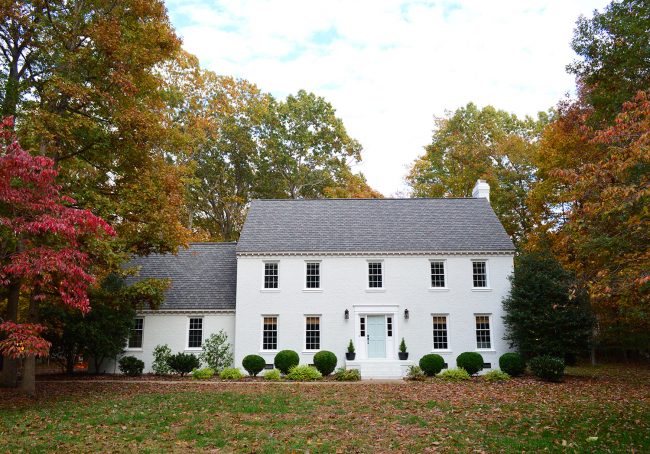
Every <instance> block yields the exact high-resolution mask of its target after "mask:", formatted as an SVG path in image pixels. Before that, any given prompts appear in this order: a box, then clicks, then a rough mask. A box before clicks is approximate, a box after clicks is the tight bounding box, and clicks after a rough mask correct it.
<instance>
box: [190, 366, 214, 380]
mask: <svg viewBox="0 0 650 454" xmlns="http://www.w3.org/2000/svg"><path fill="white" fill-rule="evenodd" d="M212 377H214V369H211V368H209V367H204V368H203V369H194V370H193V371H192V378H193V379H195V380H208V379H210V378H212Z"/></svg>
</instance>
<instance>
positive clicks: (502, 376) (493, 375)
mask: <svg viewBox="0 0 650 454" xmlns="http://www.w3.org/2000/svg"><path fill="white" fill-rule="evenodd" d="M481 378H482V379H483V380H485V381H489V382H496V381H507V380H510V375H508V374H507V373H505V372H503V371H501V370H491V371H490V372H488V373H486V374H485V375H483V376H482V377H481Z"/></svg>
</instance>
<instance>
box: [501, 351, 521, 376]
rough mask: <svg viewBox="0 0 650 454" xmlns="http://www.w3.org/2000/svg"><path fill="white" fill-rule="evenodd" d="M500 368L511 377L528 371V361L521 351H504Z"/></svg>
mask: <svg viewBox="0 0 650 454" xmlns="http://www.w3.org/2000/svg"><path fill="white" fill-rule="evenodd" d="M499 368H500V369H501V370H502V371H504V372H505V373H506V374H508V375H510V376H511V377H518V376H519V375H521V374H523V373H524V372H526V361H525V360H524V357H523V356H521V355H520V354H519V353H504V354H503V355H501V357H500V358H499Z"/></svg>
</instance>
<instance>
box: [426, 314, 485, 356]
mask: <svg viewBox="0 0 650 454" xmlns="http://www.w3.org/2000/svg"><path fill="white" fill-rule="evenodd" d="M433 317H446V318H447V348H433ZM474 323H475V324H476V319H474ZM449 326H450V324H449V313H441V312H432V313H431V353H452V352H453V351H454V350H453V349H452V348H451V336H450V335H449V331H450V330H449ZM474 335H475V336H476V331H475V332H474Z"/></svg>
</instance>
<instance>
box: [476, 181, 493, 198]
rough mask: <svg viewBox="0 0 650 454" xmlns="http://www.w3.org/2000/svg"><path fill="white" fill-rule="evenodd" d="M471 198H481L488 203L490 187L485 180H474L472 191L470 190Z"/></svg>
mask: <svg viewBox="0 0 650 454" xmlns="http://www.w3.org/2000/svg"><path fill="white" fill-rule="evenodd" d="M472 197H475V198H477V199H478V198H483V199H487V200H488V202H489V201H490V185H489V184H487V181H485V180H476V184H475V185H474V189H472Z"/></svg>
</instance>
